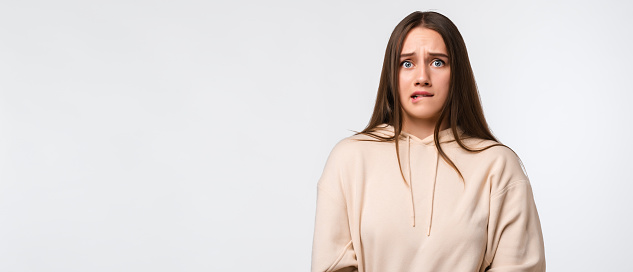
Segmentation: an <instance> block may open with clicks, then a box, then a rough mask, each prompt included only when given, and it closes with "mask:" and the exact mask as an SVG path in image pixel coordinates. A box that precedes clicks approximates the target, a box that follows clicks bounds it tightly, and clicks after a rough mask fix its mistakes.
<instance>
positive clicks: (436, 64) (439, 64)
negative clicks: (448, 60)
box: [433, 59, 444, 67]
mask: <svg viewBox="0 0 633 272" xmlns="http://www.w3.org/2000/svg"><path fill="white" fill-rule="evenodd" d="M433 66H435V67H442V66H444V61H443V60H439V59H436V60H434V61H433Z"/></svg>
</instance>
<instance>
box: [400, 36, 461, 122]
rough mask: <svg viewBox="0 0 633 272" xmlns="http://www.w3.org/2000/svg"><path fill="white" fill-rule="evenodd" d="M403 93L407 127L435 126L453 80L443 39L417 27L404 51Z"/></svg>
mask: <svg viewBox="0 0 633 272" xmlns="http://www.w3.org/2000/svg"><path fill="white" fill-rule="evenodd" d="M400 56H401V57H400V68H399V72H398V74H399V76H398V78H399V82H398V84H399V86H398V87H399V93H400V101H401V103H402V108H403V109H404V119H403V121H404V122H405V124H409V123H424V124H433V125H434V124H435V122H437V119H438V118H439V114H440V110H441V109H442V106H443V105H444V101H446V97H447V96H448V86H449V81H450V77H451V70H450V67H449V61H448V53H447V51H446V45H445V44H444V39H442V36H441V35H440V34H439V33H437V32H436V31H434V30H430V29H428V28H422V27H416V28H414V29H412V30H411V31H409V33H408V34H407V36H406V37H405V39H404V44H403V46H402V52H400Z"/></svg>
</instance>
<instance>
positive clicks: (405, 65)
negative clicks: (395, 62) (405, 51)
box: [401, 60, 413, 68]
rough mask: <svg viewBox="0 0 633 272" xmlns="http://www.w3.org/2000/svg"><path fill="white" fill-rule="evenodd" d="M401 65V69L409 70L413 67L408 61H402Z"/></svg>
mask: <svg viewBox="0 0 633 272" xmlns="http://www.w3.org/2000/svg"><path fill="white" fill-rule="evenodd" d="M401 65H402V67H404V68H411V67H413V63H411V62H410V61H408V60H405V61H403V62H402V64H401Z"/></svg>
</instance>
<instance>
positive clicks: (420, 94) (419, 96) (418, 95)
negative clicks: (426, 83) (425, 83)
mask: <svg viewBox="0 0 633 272" xmlns="http://www.w3.org/2000/svg"><path fill="white" fill-rule="evenodd" d="M424 97H433V94H431V93H427V92H415V93H413V95H411V99H413V101H417V100H419V99H422V98H424Z"/></svg>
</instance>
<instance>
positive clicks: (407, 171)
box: [375, 124, 464, 236]
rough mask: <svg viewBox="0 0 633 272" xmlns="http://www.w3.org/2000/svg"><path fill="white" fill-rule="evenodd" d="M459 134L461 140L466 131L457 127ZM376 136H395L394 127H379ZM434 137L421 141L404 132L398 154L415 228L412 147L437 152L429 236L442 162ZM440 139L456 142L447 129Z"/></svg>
mask: <svg viewBox="0 0 633 272" xmlns="http://www.w3.org/2000/svg"><path fill="white" fill-rule="evenodd" d="M457 133H458V135H459V136H458V137H460V138H461V137H462V135H463V133H464V131H463V130H462V129H461V128H460V127H457ZM375 134H378V135H381V136H387V137H391V136H393V135H394V127H393V126H391V125H388V124H382V125H379V126H378V127H377V129H376V130H375ZM433 136H434V135H433V134H431V135H429V136H427V137H426V138H424V139H420V138H418V137H416V136H414V135H413V134H410V133H407V132H405V131H402V132H401V133H400V137H399V138H400V139H399V149H400V150H399V151H400V154H398V156H399V157H400V166H401V169H402V174H403V177H404V179H405V180H404V181H405V183H406V185H407V187H408V188H409V195H410V196H411V218H412V226H413V227H415V216H416V212H415V202H414V197H413V186H414V183H415V180H413V179H412V178H411V169H412V167H416V166H415V165H411V156H412V154H411V145H412V144H415V143H421V144H424V145H426V146H433V148H432V149H433V151H434V152H435V159H434V160H433V162H432V163H433V168H432V169H433V170H432V171H433V181H432V189H431V190H430V191H429V192H428V193H429V194H430V196H428V199H430V202H431V203H430V205H429V210H428V212H427V213H426V215H427V216H428V218H427V220H426V222H428V225H427V226H426V227H427V234H426V235H427V236H430V235H431V226H432V224H433V206H434V202H435V188H436V184H437V170H438V165H439V161H440V155H439V152H438V151H437V147H435V141H434V137H433ZM438 138H439V142H440V144H443V143H449V142H454V141H455V137H454V135H453V132H452V130H451V128H447V129H444V130H441V131H439V133H438ZM413 156H415V154H413Z"/></svg>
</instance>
